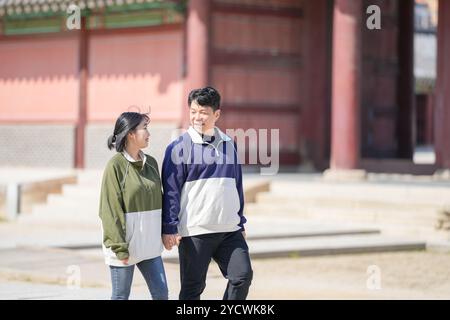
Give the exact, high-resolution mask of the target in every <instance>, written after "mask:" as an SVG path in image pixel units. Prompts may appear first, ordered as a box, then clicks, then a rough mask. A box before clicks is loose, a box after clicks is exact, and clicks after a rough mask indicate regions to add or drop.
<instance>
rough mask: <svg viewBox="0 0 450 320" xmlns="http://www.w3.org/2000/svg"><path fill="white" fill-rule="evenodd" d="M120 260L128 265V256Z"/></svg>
mask: <svg viewBox="0 0 450 320" xmlns="http://www.w3.org/2000/svg"><path fill="white" fill-rule="evenodd" d="M120 261H122V263H123V264H125V265H128V258H126V259H123V260H120Z"/></svg>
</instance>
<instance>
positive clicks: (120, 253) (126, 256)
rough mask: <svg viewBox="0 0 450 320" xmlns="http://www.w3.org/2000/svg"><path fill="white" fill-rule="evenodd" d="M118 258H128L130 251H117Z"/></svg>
mask: <svg viewBox="0 0 450 320" xmlns="http://www.w3.org/2000/svg"><path fill="white" fill-rule="evenodd" d="M116 256H117V259H119V260H124V259H128V257H129V256H130V255H129V254H128V252H118V253H116Z"/></svg>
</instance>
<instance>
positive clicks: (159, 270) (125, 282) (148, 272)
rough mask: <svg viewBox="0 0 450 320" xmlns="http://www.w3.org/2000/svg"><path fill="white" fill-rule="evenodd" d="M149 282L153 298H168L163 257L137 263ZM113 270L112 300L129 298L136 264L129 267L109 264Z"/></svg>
mask: <svg viewBox="0 0 450 320" xmlns="http://www.w3.org/2000/svg"><path fill="white" fill-rule="evenodd" d="M136 265H137V267H138V268H139V271H141V273H142V275H143V276H144V279H145V282H147V286H148V289H149V291H150V294H151V296H152V298H153V300H168V289H167V280H166V273H165V271H164V265H163V262H162V259H161V257H156V258H153V259H148V260H144V261H141V262H139V263H138V264H136ZM109 267H110V270H111V282H112V297H111V300H128V297H129V296H130V291H131V282H132V281H133V273H134V265H131V266H128V267H115V266H109Z"/></svg>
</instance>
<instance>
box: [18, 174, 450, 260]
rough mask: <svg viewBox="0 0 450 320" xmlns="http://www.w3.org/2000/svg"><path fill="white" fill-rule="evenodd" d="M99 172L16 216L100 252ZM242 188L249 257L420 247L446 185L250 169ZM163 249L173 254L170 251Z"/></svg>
mask: <svg viewBox="0 0 450 320" xmlns="http://www.w3.org/2000/svg"><path fill="white" fill-rule="evenodd" d="M101 178H102V172H101V171H80V172H78V184H77V185H64V186H63V191H62V193H61V194H51V195H50V196H49V197H48V199H47V203H46V204H45V205H37V206H35V207H34V208H33V210H32V213H31V214H21V215H20V216H19V219H18V223H19V224H21V225H27V226H31V227H33V226H35V227H36V228H39V227H44V226H45V227H46V228H53V230H67V232H66V233H65V234H66V236H63V237H61V236H60V234H61V232H60V233H58V235H56V234H57V233H56V232H55V236H54V237H52V236H51V234H49V235H48V236H47V240H46V241H45V245H46V246H53V247H65V248H72V249H76V250H83V249H86V250H93V252H96V254H99V251H98V248H99V244H100V241H99V239H101V235H100V230H101V229H100V220H99V219H98V204H99V196H100V184H101ZM244 181H245V180H244ZM244 189H245V190H246V195H247V194H251V197H253V198H254V199H255V200H256V202H255V203H249V202H247V204H246V208H245V214H246V216H247V219H248V223H247V225H246V228H247V234H248V242H249V247H250V250H251V254H252V256H253V257H254V258H267V257H279V256H311V255H328V254H343V253H362V252H386V251H399V250H400V251H405V250H423V249H425V248H426V241H427V240H428V239H430V235H432V236H433V237H434V238H433V239H437V238H439V237H440V238H439V239H443V237H444V235H446V234H447V233H446V232H439V231H436V230H435V228H434V226H435V224H436V222H437V212H438V211H439V210H440V209H441V208H442V207H444V206H445V205H446V204H447V199H450V189H449V188H440V187H437V188H429V187H419V186H412V187H410V186H408V185H405V184H401V185H395V184H392V185H389V184H382V183H378V184H377V183H375V184H374V183H360V184H344V183H339V184H336V183H331V182H323V181H316V180H309V181H302V180H301V179H300V180H297V179H289V180H283V179H276V180H272V182H271V183H270V190H269V188H268V187H267V181H264V180H262V179H258V178H257V177H252V178H248V179H246V183H245V184H244ZM255 190H256V191H255ZM49 230H50V229H49ZM63 234H64V233H63ZM77 235H80V236H79V237H78V236H77ZM81 235H82V236H81ZM436 235H439V237H436ZM37 242H38V241H37ZM43 243H44V242H43ZM163 257H164V258H165V259H166V260H169V261H170V260H173V261H176V260H177V252H176V250H172V251H170V252H167V251H165V252H164V254H163Z"/></svg>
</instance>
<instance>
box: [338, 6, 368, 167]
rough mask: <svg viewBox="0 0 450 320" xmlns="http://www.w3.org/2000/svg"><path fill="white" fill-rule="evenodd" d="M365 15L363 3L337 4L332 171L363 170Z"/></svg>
mask: <svg viewBox="0 0 450 320" xmlns="http://www.w3.org/2000/svg"><path fill="white" fill-rule="evenodd" d="M362 13H363V11H362V1H354V0H335V1H334V22H333V66H332V98H331V99H332V100H331V104H332V107H331V108H332V110H331V170H352V169H357V168H358V166H359V159H360V128H359V126H360V72H361V30H362V28H363V26H362V23H361V20H362Z"/></svg>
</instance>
